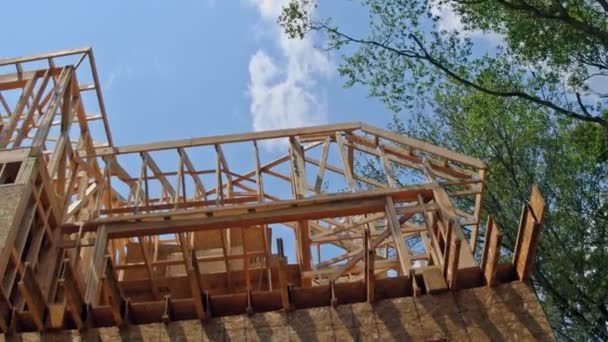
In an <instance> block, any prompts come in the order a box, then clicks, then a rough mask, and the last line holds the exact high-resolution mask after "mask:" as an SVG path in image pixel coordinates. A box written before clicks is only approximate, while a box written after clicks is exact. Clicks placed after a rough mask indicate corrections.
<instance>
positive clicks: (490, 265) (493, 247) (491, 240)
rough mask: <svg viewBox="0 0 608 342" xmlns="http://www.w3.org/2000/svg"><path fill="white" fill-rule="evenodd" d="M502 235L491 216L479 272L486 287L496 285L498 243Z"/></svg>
mask: <svg viewBox="0 0 608 342" xmlns="http://www.w3.org/2000/svg"><path fill="white" fill-rule="evenodd" d="M501 240H502V234H501V233H500V229H499V228H498V226H497V225H496V223H495V222H494V219H493V218H492V217H491V216H488V223H487V224H486V237H485V242H484V245H483V251H482V253H481V271H482V273H483V275H484V277H485V279H486V284H487V286H490V287H491V286H494V285H495V283H496V269H497V267H498V261H499V259H500V243H501Z"/></svg>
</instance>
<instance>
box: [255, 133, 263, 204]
mask: <svg viewBox="0 0 608 342" xmlns="http://www.w3.org/2000/svg"><path fill="white" fill-rule="evenodd" d="M253 153H254V156H255V186H256V189H257V194H258V202H260V203H262V202H264V178H263V176H262V168H261V165H262V164H261V163H260V151H259V149H258V143H257V142H256V141H255V140H254V141H253Z"/></svg>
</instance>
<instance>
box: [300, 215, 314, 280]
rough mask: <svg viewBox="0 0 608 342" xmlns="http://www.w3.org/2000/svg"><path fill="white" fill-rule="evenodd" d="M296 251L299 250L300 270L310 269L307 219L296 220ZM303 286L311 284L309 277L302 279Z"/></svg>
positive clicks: (310, 258)
mask: <svg viewBox="0 0 608 342" xmlns="http://www.w3.org/2000/svg"><path fill="white" fill-rule="evenodd" d="M297 241H298V251H299V252H300V258H299V262H300V266H301V267H302V271H304V272H305V271H310V270H311V269H312V257H311V252H310V230H309V227H308V221H307V220H302V221H299V222H298V239H297ZM302 285H303V286H312V282H311V280H310V279H308V278H305V279H304V280H303V284H302Z"/></svg>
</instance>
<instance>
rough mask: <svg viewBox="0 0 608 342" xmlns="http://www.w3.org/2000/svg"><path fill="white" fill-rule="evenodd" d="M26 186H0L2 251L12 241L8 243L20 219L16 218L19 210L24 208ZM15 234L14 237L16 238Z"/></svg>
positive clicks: (0, 242) (0, 248)
mask: <svg viewBox="0 0 608 342" xmlns="http://www.w3.org/2000/svg"><path fill="white" fill-rule="evenodd" d="M27 188H28V187H27V186H26V185H19V184H16V185H1V186H0V251H1V250H3V249H4V246H5V245H6V244H7V243H8V244H10V243H12V242H11V241H7V240H8V239H9V237H10V233H11V230H13V229H16V228H13V227H14V226H15V225H16V223H18V221H19V219H18V218H16V216H17V214H18V211H20V210H19V209H20V208H22V207H23V203H21V202H22V198H23V197H24V193H25V192H26V190H27ZM14 233H15V232H13V236H14Z"/></svg>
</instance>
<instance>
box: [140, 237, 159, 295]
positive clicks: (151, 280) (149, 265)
mask: <svg viewBox="0 0 608 342" xmlns="http://www.w3.org/2000/svg"><path fill="white" fill-rule="evenodd" d="M145 240H146V239H145V237H143V236H138V237H137V241H138V242H139V248H140V250H141V255H142V257H143V259H144V264H145V265H146V271H147V272H148V282H149V283H150V290H151V291H152V293H153V294H154V298H156V299H160V294H159V292H158V288H157V287H156V276H155V275H154V267H153V266H152V262H153V260H152V259H151V257H150V253H149V251H148V248H147V246H146V244H147V243H146V242H145Z"/></svg>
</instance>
